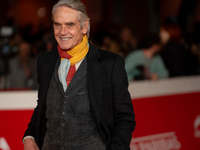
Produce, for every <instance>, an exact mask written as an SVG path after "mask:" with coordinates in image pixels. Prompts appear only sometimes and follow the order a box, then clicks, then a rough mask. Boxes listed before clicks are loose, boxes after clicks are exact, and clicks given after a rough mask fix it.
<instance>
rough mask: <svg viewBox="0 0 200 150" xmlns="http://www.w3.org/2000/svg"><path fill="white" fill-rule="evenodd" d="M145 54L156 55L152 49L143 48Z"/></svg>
mask: <svg viewBox="0 0 200 150" xmlns="http://www.w3.org/2000/svg"><path fill="white" fill-rule="evenodd" d="M143 54H144V56H145V57H147V58H152V57H153V56H154V52H153V50H151V49H143Z"/></svg>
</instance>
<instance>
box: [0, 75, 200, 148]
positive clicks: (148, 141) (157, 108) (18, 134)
mask: <svg viewBox="0 0 200 150" xmlns="http://www.w3.org/2000/svg"><path fill="white" fill-rule="evenodd" d="M129 91H130V94H131V97H132V103H133V106H134V111H135V114H136V122H137V123H136V130H135V131H134V132H133V139H132V141H131V144H130V148H131V150H190V149H191V150H199V149H200V77H199V76H196V77H182V78H171V79H164V80H160V81H158V82H152V81H140V82H131V83H130V85H129ZM36 100H37V91H17V92H14V91H11V92H9V91H6V92H0V120H1V123H0V150H1V149H2V150H16V149H17V150H22V149H23V144H22V136H23V134H24V131H25V130H26V128H27V124H28V122H29V121H30V117H31V115H32V112H33V108H34V107H35V106H36Z"/></svg>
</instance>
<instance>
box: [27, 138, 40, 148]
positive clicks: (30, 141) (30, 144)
mask: <svg viewBox="0 0 200 150" xmlns="http://www.w3.org/2000/svg"><path fill="white" fill-rule="evenodd" d="M24 150H39V148H38V146H37V144H36V143H35V140H34V139H32V138H27V139H25V140H24Z"/></svg>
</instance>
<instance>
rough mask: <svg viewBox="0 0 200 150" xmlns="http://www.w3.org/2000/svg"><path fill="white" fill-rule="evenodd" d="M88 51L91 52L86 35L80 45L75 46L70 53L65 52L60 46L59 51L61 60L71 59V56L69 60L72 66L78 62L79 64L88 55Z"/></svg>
mask: <svg viewBox="0 0 200 150" xmlns="http://www.w3.org/2000/svg"><path fill="white" fill-rule="evenodd" d="M88 50H89V44H88V38H87V36H86V35H84V36H83V40H82V42H81V43H80V44H78V45H77V46H75V47H74V48H73V49H71V50H69V51H63V50H62V49H60V47H59V46H58V51H59V55H60V57H61V60H63V59H65V58H69V56H68V55H70V56H71V58H70V59H69V60H70V64H71V65H75V64H76V63H77V62H79V61H80V60H81V59H83V58H84V57H85V56H86V54H87V53H88ZM66 53H67V54H68V55H67V54H66Z"/></svg>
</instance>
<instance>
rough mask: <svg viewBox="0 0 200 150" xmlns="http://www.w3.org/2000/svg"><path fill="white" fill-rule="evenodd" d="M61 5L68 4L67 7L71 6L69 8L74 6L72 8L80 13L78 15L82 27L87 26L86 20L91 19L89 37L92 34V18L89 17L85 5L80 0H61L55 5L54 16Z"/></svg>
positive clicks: (88, 30)
mask: <svg viewBox="0 0 200 150" xmlns="http://www.w3.org/2000/svg"><path fill="white" fill-rule="evenodd" d="M61 6H66V7H69V8H72V9H74V10H77V11H78V13H79V15H78V17H79V24H80V27H81V29H82V28H83V27H84V26H85V21H86V20H89V24H88V29H87V37H89V34H90V18H89V17H88V14H87V11H86V8H85V5H84V4H83V3H82V2H81V1H80V0H59V1H58V3H56V4H55V5H54V6H53V9H52V17H53V14H54V12H55V10H56V9H57V8H58V7H61ZM52 19H53V18H52Z"/></svg>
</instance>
